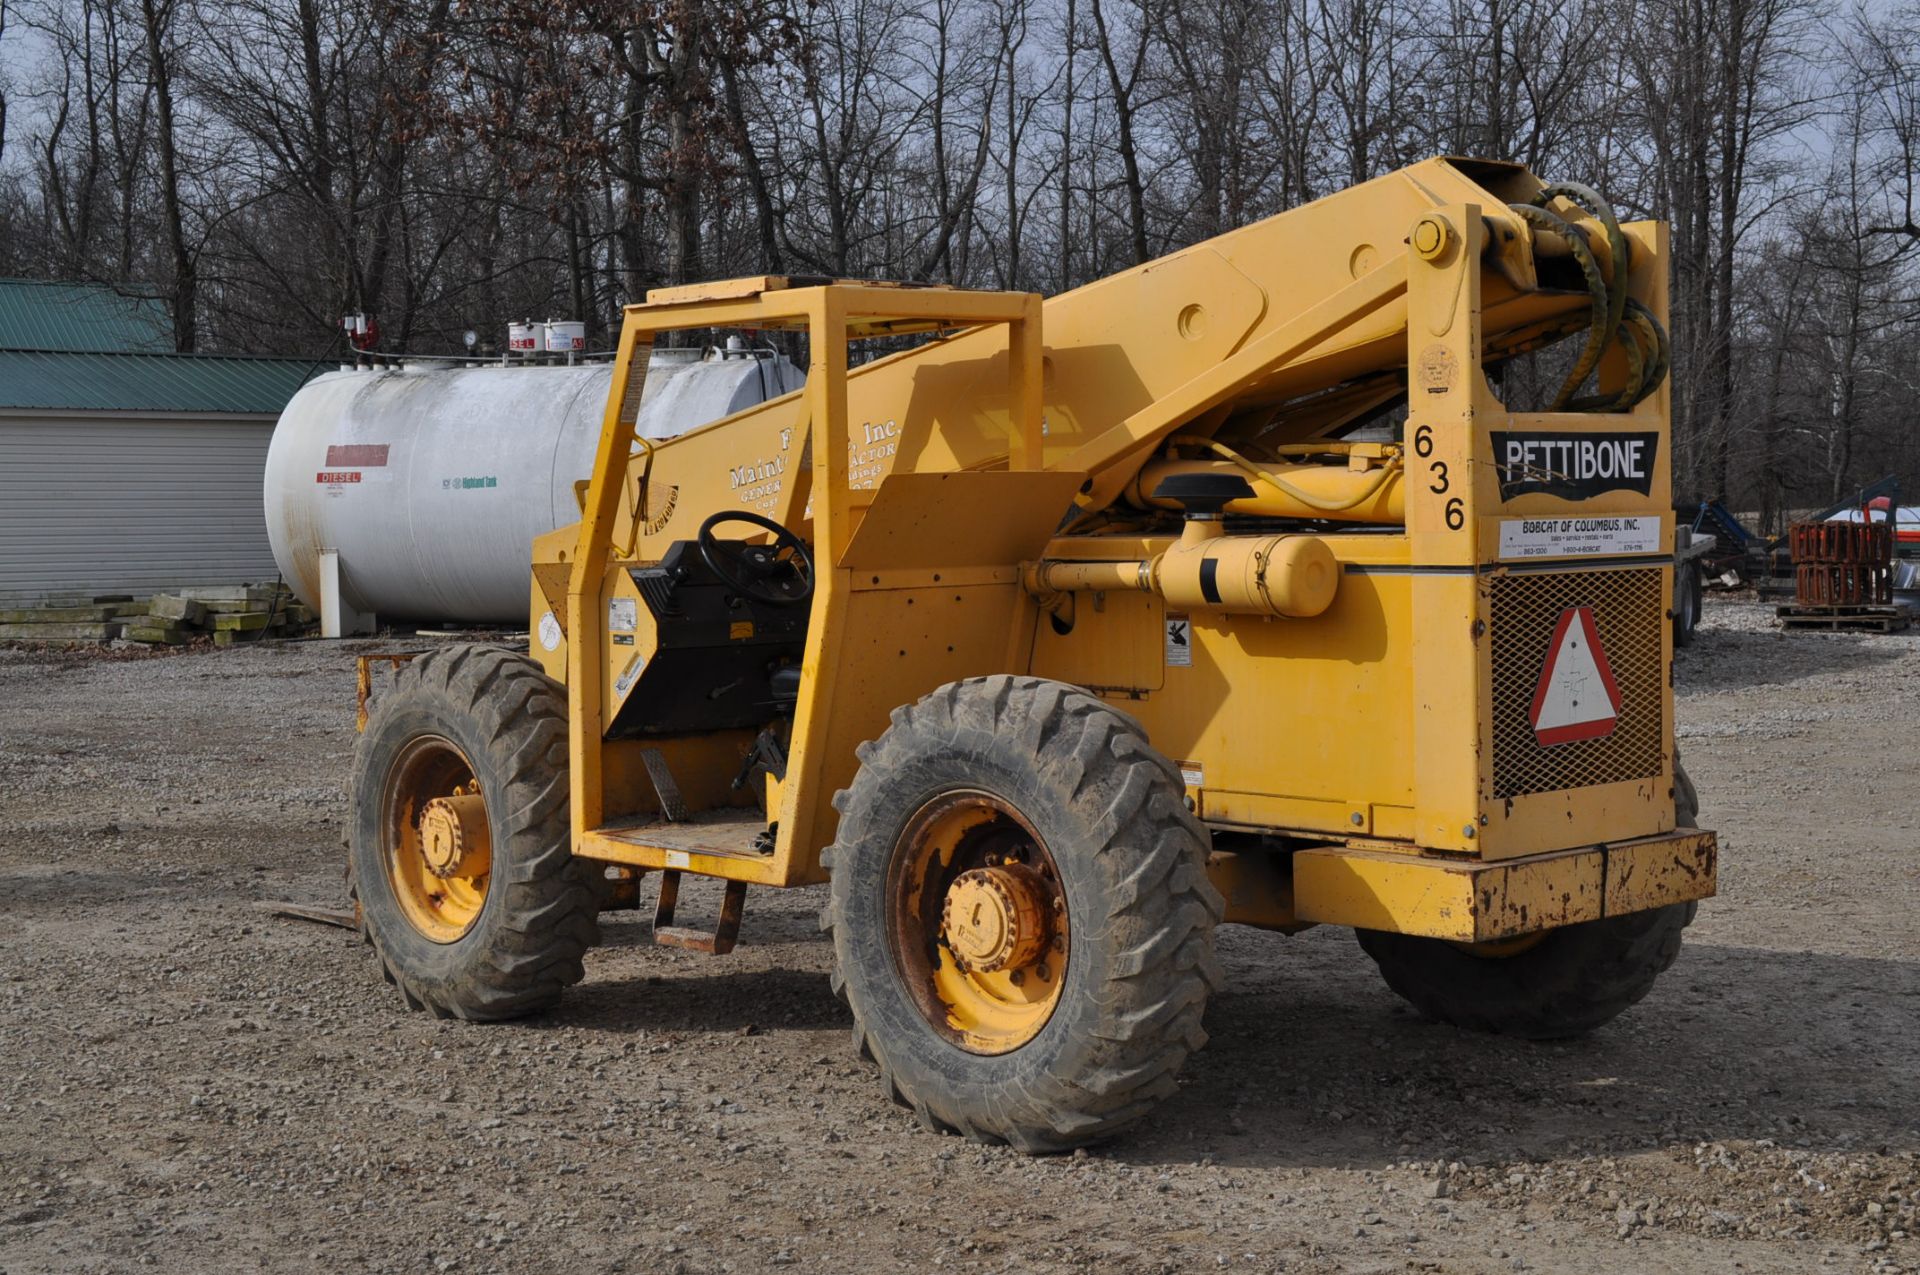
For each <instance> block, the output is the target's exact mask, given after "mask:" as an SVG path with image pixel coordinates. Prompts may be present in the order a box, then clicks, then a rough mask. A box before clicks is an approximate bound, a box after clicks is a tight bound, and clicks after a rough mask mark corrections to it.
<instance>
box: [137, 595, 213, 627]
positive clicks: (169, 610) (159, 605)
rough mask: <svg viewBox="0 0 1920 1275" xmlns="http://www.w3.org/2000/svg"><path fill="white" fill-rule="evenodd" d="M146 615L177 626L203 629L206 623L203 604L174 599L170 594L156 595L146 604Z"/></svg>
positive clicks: (180, 598)
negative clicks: (171, 622) (182, 625)
mask: <svg viewBox="0 0 1920 1275" xmlns="http://www.w3.org/2000/svg"><path fill="white" fill-rule="evenodd" d="M147 614H149V615H151V616H154V617H155V618H156V619H161V620H169V621H173V622H175V623H178V624H184V625H190V626H192V627H194V628H203V627H205V625H206V623H207V608H206V605H205V604H204V603H201V602H196V601H194V600H193V599H192V598H182V597H176V596H175V595H173V594H170V593H156V594H154V595H153V597H152V599H151V600H149V602H148V603H147Z"/></svg>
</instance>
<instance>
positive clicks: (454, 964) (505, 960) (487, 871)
mask: <svg viewBox="0 0 1920 1275" xmlns="http://www.w3.org/2000/svg"><path fill="white" fill-rule="evenodd" d="M566 728H567V710H566V700H565V693H564V692H563V691H562V689H561V688H560V686H559V685H558V684H557V683H555V682H553V681H552V680H551V679H549V678H548V677H547V676H546V675H545V674H544V673H542V672H541V671H540V668H539V666H538V665H536V664H534V663H533V662H532V661H530V660H528V659H526V658H525V657H523V656H520V655H516V654H513V653H511V652H508V651H503V650H499V649H496V648H488V647H458V648H455V649H453V650H449V651H444V652H440V651H436V652H433V653H430V654H427V655H423V656H421V657H420V658H418V659H416V660H413V661H411V662H410V663H408V664H406V665H404V666H402V667H401V668H400V670H399V671H398V673H397V674H396V676H395V678H394V685H393V689H392V690H391V691H389V692H387V693H386V694H384V695H381V696H380V697H378V698H377V699H376V700H375V701H374V704H373V710H372V712H371V714H370V715H369V718H368V721H367V729H366V731H365V732H364V733H363V734H362V735H361V736H360V741H359V744H358V746H357V748H356V749H355V751H354V778H353V815H352V818H353V825H352V836H351V838H350V843H349V856H348V870H347V871H348V880H349V884H350V887H351V889H352V892H353V896H354V898H355V900H356V901H357V902H358V904H359V912H360V917H361V934H362V935H363V936H364V937H365V939H366V941H367V942H368V943H369V944H371V945H372V947H373V949H374V952H375V954H376V955H377V956H378V957H379V959H380V966H381V970H382V972H383V973H384V974H385V976H386V978H387V981H388V982H390V983H392V984H394V985H395V986H396V987H398V988H399V990H400V994H401V996H402V997H404V998H405V1000H406V1002H407V1004H408V1005H409V1006H411V1007H412V1008H414V1009H424V1010H426V1011H428V1012H430V1013H432V1014H434V1015H435V1016H437V1017H440V1018H448V1017H455V1018H467V1019H503V1018H517V1017H520V1016H522V1015H525V1014H530V1013H533V1012H535V1011H537V1010H541V1009H545V1008H547V1007H548V1006H550V1005H552V1004H554V1003H555V1002H556V1001H558V1000H559V999H560V994H561V991H562V989H564V988H565V987H567V986H569V985H571V984H573V983H577V982H579V981H580V978H581V976H582V974H583V972H584V970H583V966H582V959H581V958H582V957H583V956H584V955H585V954H586V951H587V949H588V948H590V947H592V946H593V945H594V944H595V943H597V942H598V941H599V926H598V921H597V919H596V914H597V902H598V894H597V892H596V883H595V881H594V876H593V873H592V872H591V871H589V870H588V869H587V867H585V866H584V865H583V864H581V863H580V862H579V861H578V860H576V859H574V858H573V854H572V846H571V835H572V830H571V826H570V824H569V815H568V811H569V803H568V787H567V782H568V781H567V729H566Z"/></svg>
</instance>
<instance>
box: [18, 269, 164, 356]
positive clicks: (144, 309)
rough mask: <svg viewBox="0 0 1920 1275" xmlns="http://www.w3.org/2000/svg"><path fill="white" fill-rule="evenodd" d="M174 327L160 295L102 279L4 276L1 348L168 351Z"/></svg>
mask: <svg viewBox="0 0 1920 1275" xmlns="http://www.w3.org/2000/svg"><path fill="white" fill-rule="evenodd" d="M126 288H127V291H129V292H132V291H137V290H138V289H137V288H136V286H135V285H132V284H129V285H126ZM172 332H173V325H172V323H171V322H170V320H169V319H168V316H167V306H166V303H165V302H164V301H161V300H159V299H158V298H156V297H144V296H128V295H125V294H124V293H122V292H121V291H119V290H117V289H115V288H114V287H113V286H112V285H110V284H104V283H54V282H50V281H46V280H41V279H0V349H7V350H88V351H93V352H96V353H98V352H104V351H122V352H127V353H134V354H165V353H167V352H168V351H169V350H171V349H173V337H172Z"/></svg>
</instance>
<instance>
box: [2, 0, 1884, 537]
mask: <svg viewBox="0 0 1920 1275" xmlns="http://www.w3.org/2000/svg"><path fill="white" fill-rule="evenodd" d="M1441 153H1452V154H1472V155H1482V156H1493V157H1499V158H1509V159H1514V160H1518V161H1521V162H1523V163H1525V164H1527V165H1529V166H1530V167H1532V168H1533V169H1534V170H1535V171H1537V172H1540V173H1542V174H1545V175H1549V176H1554V177H1566V178H1573V179H1577V180H1581V181H1586V182H1589V183H1591V184H1593V185H1595V186H1598V187H1600V188H1601V189H1603V190H1604V191H1606V192H1607V193H1608V194H1609V195H1610V196H1611V197H1612V198H1613V199H1614V200H1615V201H1616V202H1617V204H1618V206H1619V207H1620V209H1621V211H1622V212H1623V213H1624V214H1628V215H1632V216H1641V217H1645V216H1651V217H1659V218H1664V219H1666V220H1668V221H1669V222H1671V223H1672V226H1673V234H1674V240H1673V244H1674V297H1675V314H1674V323H1673V330H1674V339H1675V359H1674V365H1675V371H1674V405H1675V415H1676V429H1677V444H1676V449H1675V454H1676V463H1677V465H1678V467H1679V488H1678V490H1679V491H1680V492H1682V493H1683V494H1685V495H1687V496H1689V497H1698V496H1702V495H1724V496H1726V497H1727V498H1729V499H1730V500H1732V501H1733V502H1734V503H1735V504H1737V505H1740V506H1742V507H1745V508H1749V509H1758V510H1761V511H1762V512H1763V514H1765V515H1766V516H1768V517H1769V518H1773V517H1776V516H1777V514H1778V511H1779V510H1781V509H1783V508H1785V507H1787V506H1795V505H1797V506H1805V505H1808V504H1818V503H1825V502H1826V501H1827V500H1828V499H1830V498H1837V497H1839V496H1842V495H1844V494H1846V493H1847V492H1848V491H1849V490H1851V489H1852V488H1853V487H1854V486H1857V485H1858V484H1860V483H1862V482H1866V481H1871V480H1872V479H1874V478H1877V477H1879V476H1880V475H1881V474H1884V473H1886V472H1889V471H1892V470H1899V471H1901V472H1902V473H1903V474H1904V475H1905V476H1906V477H1907V478H1908V479H1909V482H1910V484H1913V482H1914V480H1920V444H1917V443H1916V441H1915V440H1916V427H1915V422H1916V421H1920V376H1916V368H1917V367H1920V310H1917V309H1916V295H1917V285H1920V273H1917V272H1916V268H1915V262H1916V261H1920V225H1917V224H1916V220H1917V219H1920V213H1917V212H1916V210H1915V208H1914V198H1915V197H1914V183H1915V181H1916V180H1917V179H1920V6H1909V7H1907V8H1900V9H1895V8H1891V7H1888V6H1885V5H1870V6H1868V7H1866V8H1862V9H1849V8H1843V7H1840V6H1839V5H1834V4H1825V3H1822V0H1609V2H1608V3H1604V4H1603V3H1598V2H1597V0H1478V2H1477V3H1468V2H1467V0H735V3H732V4H728V5H722V4H717V3H714V2H713V0H621V2H618V3H616V2H614V0H5V3H4V4H0V273H4V274H8V275H16V276H27V277H51V278H67V279H90V280H99V281H107V282H112V283H115V284H119V285H127V286H129V287H130V288H131V289H132V290H135V291H140V290H144V291H145V293H146V294H147V295H152V296H156V297H159V298H162V299H164V301H165V302H166V304H167V306H168V309H169V313H170V314H171V315H172V317H173V322H174V335H175V343H176V345H177V346H178V348H179V349H181V350H183V351H195V350H197V351H224V352H260V353H279V354H299V355H313V356H320V355H324V354H326V353H328V352H329V351H330V350H333V349H336V348H337V347H338V345H339V341H340V335H339V319H340V316H341V315H342V314H344V313H347V312H351V311H358V310H364V311H366V312H369V313H372V314H374V315H375V316H377V318H378V320H379V322H380V324H381V326H382V329H383V331H384V333H385V344H386V346H387V347H388V348H392V349H402V350H411V351H418V352H430V351H454V350H458V349H459V340H460V334H461V333H462V331H464V330H465V329H468V328H474V329H476V330H478V331H479V332H480V333H482V334H483V337H484V338H485V339H488V340H497V339H498V334H499V333H500V332H501V330H502V329H503V328H504V325H505V324H506V322H507V321H508V320H509V319H512V318H519V317H522V316H527V315H531V316H534V317H544V316H547V315H553V316H555V317H562V316H577V317H579V318H582V319H585V320H586V321H587V323H588V324H589V332H590V339H591V340H592V341H594V342H595V343H596V344H598V343H604V342H605V341H606V340H607V339H608V327H609V325H610V324H611V323H612V322H613V318H614V316H616V315H617V313H618V307H619V305H620V304H621V303H623V302H625V301H628V300H631V299H634V298H637V297H639V296H641V295H642V294H644V292H645V290H646V289H647V288H648V287H650V286H654V285H657V284H660V283H664V282H677V281H685V280H689V279H697V278H708V277H715V276H725V275H729V274H746V273H754V272H759V271H773V272H794V273H817V274H832V275H854V276H871V277H885V278H910V279H933V280H943V281H951V282H954V283H958V284H963V285H979V286H991V287H1002V288H1004V287H1019V288H1031V289H1037V290H1041V291H1045V292H1055V291H1059V290H1061V289H1065V288H1070V287H1073V286H1075V285H1077V284H1079V283H1083V282H1085V281H1087V280H1090V279H1093V278H1097V277H1099V276H1100V275H1103V274H1106V273H1108V272H1111V271H1113V270H1116V269H1119V268H1122V267H1125V266H1127V265H1130V264H1133V263H1135V262H1138V261H1141V260H1145V259H1147V258H1150V257H1152V256H1155V255H1158V254H1160V253H1163V252H1165V251H1167V250H1169V249H1172V248H1175V247H1179V246H1181V245H1184V244H1188V243H1191V242H1194V241H1195V240H1198V239H1202V238H1205V237H1206V236H1209V235H1212V234H1215V233H1217V232H1219V231H1221V230H1223V229H1227V228H1230V227H1233V226H1237V225H1241V224H1244V223H1246V222H1248V221H1251V220H1254V219H1257V218H1260V217H1264V216H1268V215H1270V214H1272V213H1275V212H1278V211H1281V210H1284V209H1286V208H1289V207H1292V206H1294V205H1297V204H1299V203H1302V202H1304V201H1307V200H1311V199H1313V198H1315V197H1316V196H1319V195H1321V194H1324V193H1326V192H1328V191H1331V190H1335V189H1338V188H1340V187H1343V186H1346V185H1349V184H1351V183H1353V182H1356V181H1360V180H1364V179H1366V178H1368V177H1372V176H1376V175H1378V174H1380V173H1382V172H1385V171H1388V170H1390V169H1392V168H1395V167H1397V166H1399V165H1401V164H1404V163H1408V162H1410V161H1413V160H1417V159H1421V158H1425V157H1427V156H1430V155H1433V154H1441Z"/></svg>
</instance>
